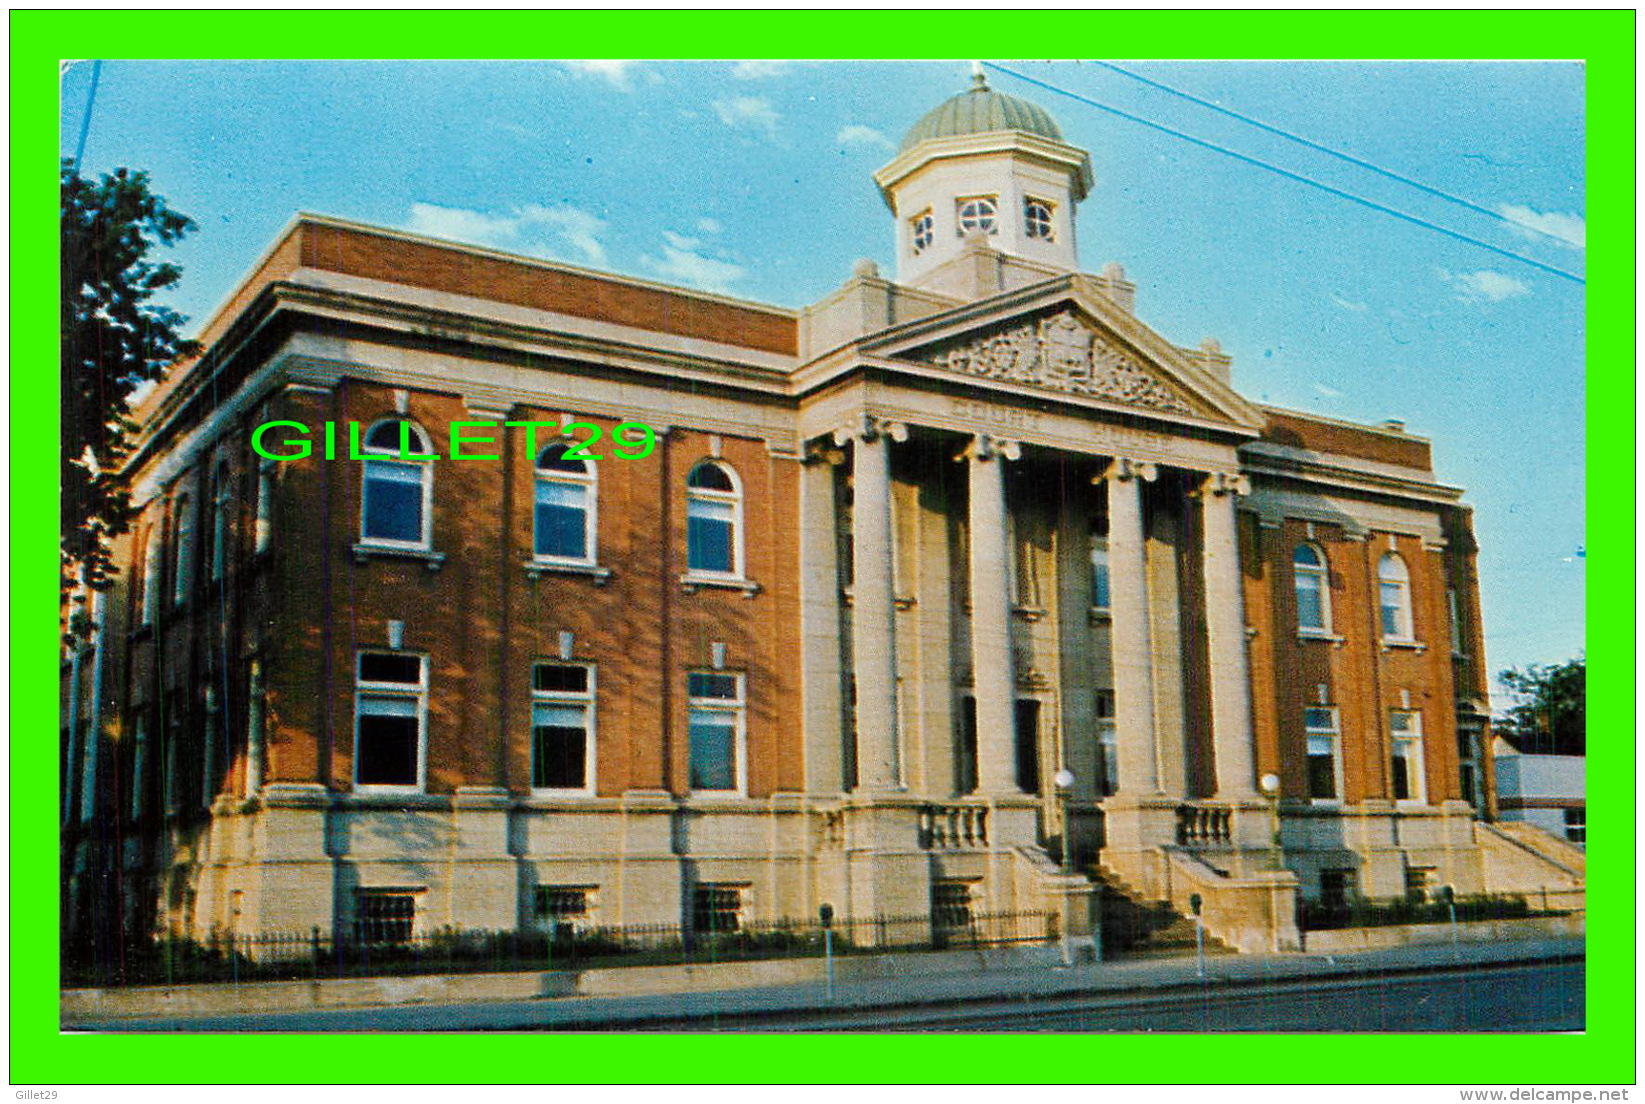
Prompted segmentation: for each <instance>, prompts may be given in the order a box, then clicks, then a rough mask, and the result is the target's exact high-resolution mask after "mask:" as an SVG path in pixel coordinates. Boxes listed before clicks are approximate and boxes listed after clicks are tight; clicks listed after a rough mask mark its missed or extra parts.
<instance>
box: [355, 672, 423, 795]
mask: <svg viewBox="0 0 1645 1104" xmlns="http://www.w3.org/2000/svg"><path fill="white" fill-rule="evenodd" d="M426 672H427V662H426V660H425V658H424V657H423V656H418V655H406V654H404V653H403V652H362V653H360V657H359V669H358V679H357V683H356V692H355V696H354V719H355V738H354V784H355V785H356V786H360V787H367V786H382V787H392V788H394V789H406V790H414V789H419V788H421V786H422V784H423V757H424V727H425V725H426V723H427V716H428V680H427V673H426Z"/></svg>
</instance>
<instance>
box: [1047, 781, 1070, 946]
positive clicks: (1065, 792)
mask: <svg viewBox="0 0 1645 1104" xmlns="http://www.w3.org/2000/svg"><path fill="white" fill-rule="evenodd" d="M1051 781H1052V783H1054V784H1055V785H1056V787H1057V799H1058V800H1059V801H1060V802H1062V872H1063V875H1064V876H1065V877H1072V876H1073V873H1074V824H1073V821H1072V820H1071V819H1070V818H1069V816H1068V806H1069V795H1070V793H1071V791H1072V790H1073V788H1074V772H1073V771H1071V770H1069V769H1068V768H1067V767H1064V768H1062V769H1061V770H1059V771H1058V772H1057V773H1056V775H1055V776H1053V777H1052V779H1051ZM1062 900H1063V917H1062V965H1063V968H1064V969H1067V968H1069V967H1071V966H1073V965H1074V948H1073V946H1072V945H1071V942H1070V940H1071V937H1070V935H1069V932H1068V927H1069V923H1068V921H1069V920H1070V918H1071V914H1070V913H1069V910H1068V890H1067V887H1066V886H1065V887H1064V888H1063V898H1062Z"/></svg>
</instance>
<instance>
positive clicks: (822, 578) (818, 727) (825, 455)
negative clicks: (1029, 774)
mask: <svg viewBox="0 0 1645 1104" xmlns="http://www.w3.org/2000/svg"><path fill="white" fill-rule="evenodd" d="M844 459H845V454H844V453H842V452H841V451H839V450H838V449H836V448H816V449H812V450H811V451H810V452H809V453H808V454H807V456H806V461H805V464H804V466H803V467H802V468H801V469H800V636H801V645H800V646H801V649H802V651H801V654H802V656H803V659H802V663H803V667H804V672H803V680H804V681H803V684H802V691H801V692H802V695H803V697H804V702H805V788H806V792H807V793H813V794H833V793H839V792H840V791H841V790H843V789H844V788H845V783H844V776H843V766H844V759H843V756H842V754H841V743H840V741H841V734H842V727H841V709H842V706H843V703H842V702H841V701H840V681H841V680H840V578H839V566H838V564H837V563H836V562H835V560H836V551H835V550H836V548H837V543H836V541H835V531H834V524H835V510H834V472H835V468H836V465H838V464H840V463H842V462H843V461H844Z"/></svg>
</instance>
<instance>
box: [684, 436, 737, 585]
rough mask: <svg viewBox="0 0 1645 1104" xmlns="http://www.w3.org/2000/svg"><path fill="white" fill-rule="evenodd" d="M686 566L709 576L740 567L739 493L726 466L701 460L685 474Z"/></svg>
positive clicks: (733, 572)
mask: <svg viewBox="0 0 1645 1104" xmlns="http://www.w3.org/2000/svg"><path fill="white" fill-rule="evenodd" d="M685 486H686V509H685V515H686V566H687V568H688V569H690V570H691V571H699V572H702V573H704V574H708V575H735V576H740V575H741V574H742V570H743V549H742V506H743V503H742V492H741V490H739V489H738V486H737V477H736V475H735V473H733V472H732V470H731V468H730V466H729V465H726V464H722V463H720V462H719V461H717V460H704V461H703V462H702V463H700V464H698V465H697V466H696V467H694V468H692V469H691V474H690V475H689V476H687V477H686V481H685Z"/></svg>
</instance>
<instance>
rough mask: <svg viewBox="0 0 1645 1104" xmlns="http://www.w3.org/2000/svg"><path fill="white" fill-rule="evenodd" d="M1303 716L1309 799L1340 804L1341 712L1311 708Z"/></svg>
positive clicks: (1316, 707) (1304, 711)
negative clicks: (1338, 746) (1338, 729)
mask: <svg viewBox="0 0 1645 1104" xmlns="http://www.w3.org/2000/svg"><path fill="white" fill-rule="evenodd" d="M1302 717H1303V721H1302V724H1303V730H1304V731H1305V732H1306V733H1307V736H1308V797H1309V799H1310V800H1313V801H1322V802H1323V801H1336V800H1337V799H1338V798H1339V797H1341V796H1342V792H1341V789H1340V787H1339V786H1338V785H1337V762H1338V750H1337V745H1338V741H1339V738H1340V737H1339V733H1338V732H1337V711H1336V710H1335V709H1327V708H1322V707H1318V706H1311V707H1309V708H1307V709H1305V710H1303V714H1302Z"/></svg>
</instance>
